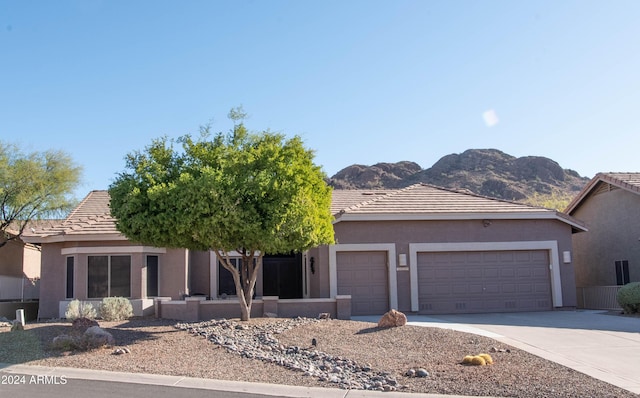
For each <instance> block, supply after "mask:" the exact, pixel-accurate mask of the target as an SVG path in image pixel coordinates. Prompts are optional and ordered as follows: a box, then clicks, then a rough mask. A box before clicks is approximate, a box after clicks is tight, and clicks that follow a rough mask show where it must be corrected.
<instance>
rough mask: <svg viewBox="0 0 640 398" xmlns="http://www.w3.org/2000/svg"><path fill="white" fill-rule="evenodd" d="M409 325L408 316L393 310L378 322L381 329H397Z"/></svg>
mask: <svg viewBox="0 0 640 398" xmlns="http://www.w3.org/2000/svg"><path fill="white" fill-rule="evenodd" d="M406 324H407V316H406V315H405V314H403V313H402V312H400V311H396V310H391V311H389V312H387V313H386V314H384V315H382V318H380V320H379V321H378V327H379V328H395V327H398V326H404V325H406Z"/></svg>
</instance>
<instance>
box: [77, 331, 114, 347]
mask: <svg viewBox="0 0 640 398" xmlns="http://www.w3.org/2000/svg"><path fill="white" fill-rule="evenodd" d="M114 344H115V339H114V338H113V335H112V334H111V333H109V332H107V331H106V330H103V329H102V328H100V326H91V327H90V328H88V329H87V330H86V331H85V332H84V334H83V335H82V345H83V347H84V348H86V349H87V350H90V349H93V348H100V347H104V346H113V345H114Z"/></svg>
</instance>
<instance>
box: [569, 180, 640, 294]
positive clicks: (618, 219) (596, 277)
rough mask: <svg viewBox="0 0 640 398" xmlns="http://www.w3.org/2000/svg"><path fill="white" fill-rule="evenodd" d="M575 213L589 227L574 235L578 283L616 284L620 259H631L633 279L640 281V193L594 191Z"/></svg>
mask: <svg viewBox="0 0 640 398" xmlns="http://www.w3.org/2000/svg"><path fill="white" fill-rule="evenodd" d="M572 215H573V216H574V217H576V218H577V219H580V220H582V221H584V222H585V223H586V224H587V228H588V229H589V231H588V232H583V233H579V234H575V235H574V236H573V251H574V263H575V264H576V266H575V267H576V284H577V286H579V287H584V286H608V285H615V284H616V272H615V261H617V260H628V261H629V277H630V280H631V281H632V282H633V281H640V240H639V239H640V195H637V194H634V193H631V192H628V191H625V190H623V189H615V190H613V191H608V192H602V193H598V194H595V195H593V194H592V195H590V196H589V197H588V198H586V199H585V200H583V203H582V205H581V206H580V207H578V208H577V209H576V210H575V211H574V212H573V213H572Z"/></svg>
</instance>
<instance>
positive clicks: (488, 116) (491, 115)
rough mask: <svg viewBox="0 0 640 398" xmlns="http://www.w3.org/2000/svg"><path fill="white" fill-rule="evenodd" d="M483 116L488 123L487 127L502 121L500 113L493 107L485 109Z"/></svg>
mask: <svg viewBox="0 0 640 398" xmlns="http://www.w3.org/2000/svg"><path fill="white" fill-rule="evenodd" d="M482 118H483V119H484V123H485V124H486V125H487V127H493V126H495V125H496V124H498V123H499V122H500V119H498V114H497V113H496V111H495V110H493V109H489V110H488V111H485V112H484V113H483V114H482Z"/></svg>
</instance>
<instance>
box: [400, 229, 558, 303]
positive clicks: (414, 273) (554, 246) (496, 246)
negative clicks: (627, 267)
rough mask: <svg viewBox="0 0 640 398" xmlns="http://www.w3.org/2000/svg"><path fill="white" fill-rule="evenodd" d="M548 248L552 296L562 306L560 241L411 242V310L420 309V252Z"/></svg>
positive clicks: (554, 301)
mask: <svg viewBox="0 0 640 398" xmlns="http://www.w3.org/2000/svg"><path fill="white" fill-rule="evenodd" d="M502 250H548V251H549V261H550V262H551V264H549V268H550V269H551V272H550V274H551V297H552V300H553V306H554V307H562V282H561V280H560V259H559V257H558V253H559V252H558V242H557V241H555V240H545V241H534V242H526V241H524V242H460V243H410V244H409V277H410V279H411V311H414V312H417V311H418V310H419V303H418V293H419V286H418V253H419V252H455V251H502Z"/></svg>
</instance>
